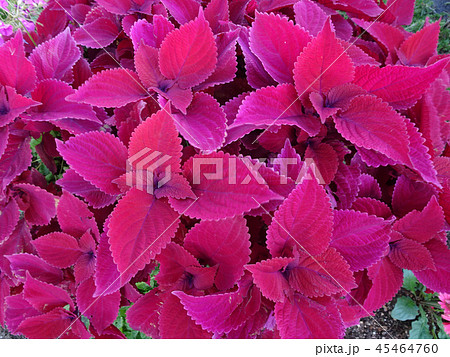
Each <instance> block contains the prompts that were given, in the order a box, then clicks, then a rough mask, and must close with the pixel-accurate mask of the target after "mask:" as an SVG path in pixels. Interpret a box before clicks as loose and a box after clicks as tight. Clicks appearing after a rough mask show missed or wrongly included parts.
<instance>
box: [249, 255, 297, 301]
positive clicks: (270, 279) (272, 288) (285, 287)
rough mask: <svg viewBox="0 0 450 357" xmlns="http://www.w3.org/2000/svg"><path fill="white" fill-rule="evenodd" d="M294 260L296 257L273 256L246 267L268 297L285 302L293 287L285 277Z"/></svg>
mask: <svg viewBox="0 0 450 357" xmlns="http://www.w3.org/2000/svg"><path fill="white" fill-rule="evenodd" d="M293 261H294V258H272V259H270V260H264V261H261V262H258V263H256V264H252V265H246V266H245V268H246V269H247V270H249V271H250V272H251V273H252V275H253V281H254V282H255V284H256V285H257V286H258V287H259V289H260V290H261V293H262V294H263V295H264V296H265V297H266V298H268V299H270V300H272V301H275V302H283V301H284V300H285V298H286V295H289V291H290V289H291V288H290V286H289V283H288V280H287V278H286V277H285V275H287V274H288V273H287V271H286V267H287V266H288V264H289V263H291V262H293ZM285 273H286V274H285Z"/></svg>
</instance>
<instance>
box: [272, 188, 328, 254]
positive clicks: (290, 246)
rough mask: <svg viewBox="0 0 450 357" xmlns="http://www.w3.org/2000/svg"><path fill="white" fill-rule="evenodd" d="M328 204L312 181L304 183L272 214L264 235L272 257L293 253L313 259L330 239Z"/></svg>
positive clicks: (323, 192)
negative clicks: (303, 253) (297, 251)
mask: <svg viewBox="0 0 450 357" xmlns="http://www.w3.org/2000/svg"><path fill="white" fill-rule="evenodd" d="M332 225H333V213H332V210H331V204H330V200H329V198H328V196H327V194H326V192H325V190H324V189H323V187H322V186H320V185H319V184H318V182H317V181H316V180H315V179H305V180H303V182H302V183H301V184H299V185H297V187H296V188H295V190H294V191H292V193H291V194H290V195H289V197H288V198H287V199H286V200H285V201H284V202H283V204H282V205H281V206H280V207H279V208H278V211H276V212H275V215H274V218H273V220H272V223H271V224H270V226H269V229H268V231H267V247H268V248H269V250H270V253H271V254H272V256H274V257H279V256H292V252H293V250H294V249H298V250H300V251H305V252H307V253H308V254H312V255H316V254H320V253H322V252H324V251H325V250H326V249H327V247H328V244H329V242H330V238H331V229H332Z"/></svg>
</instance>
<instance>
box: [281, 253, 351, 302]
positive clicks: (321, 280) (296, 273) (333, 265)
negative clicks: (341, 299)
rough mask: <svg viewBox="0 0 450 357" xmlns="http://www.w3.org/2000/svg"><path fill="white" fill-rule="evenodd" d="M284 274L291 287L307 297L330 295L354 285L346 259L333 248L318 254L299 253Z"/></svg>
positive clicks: (349, 288)
mask: <svg viewBox="0 0 450 357" xmlns="http://www.w3.org/2000/svg"><path fill="white" fill-rule="evenodd" d="M286 275H287V276H288V279H289V284H290V285H291V287H292V288H293V289H295V290H296V291H298V292H299V293H301V294H303V295H305V296H307V297H320V296H324V295H327V296H330V295H332V294H335V293H338V292H348V291H349V290H351V289H352V288H354V287H356V284H355V280H354V278H353V273H352V272H351V270H350V266H349V265H348V263H347V262H346V260H345V259H344V258H343V257H342V256H341V255H340V254H339V253H338V252H337V251H336V249H334V248H329V249H327V250H326V251H325V252H324V253H322V254H320V255H315V256H310V255H308V254H305V253H302V254H300V257H299V260H298V262H297V261H296V262H294V263H291V264H289V265H288V267H287V269H286Z"/></svg>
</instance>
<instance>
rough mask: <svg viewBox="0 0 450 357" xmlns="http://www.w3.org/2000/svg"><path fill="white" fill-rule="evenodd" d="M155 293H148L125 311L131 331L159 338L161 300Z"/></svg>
mask: <svg viewBox="0 0 450 357" xmlns="http://www.w3.org/2000/svg"><path fill="white" fill-rule="evenodd" d="M155 292H156V290H153V291H150V292H148V293H147V294H145V295H144V296H142V297H141V298H140V299H139V300H138V301H137V302H136V303H135V304H134V305H133V306H131V307H130V308H129V309H128V310H127V322H128V324H129V325H130V327H131V328H132V329H135V330H139V331H142V332H143V333H145V334H146V335H147V336H150V337H152V338H159V329H158V318H159V312H160V311H161V306H162V304H163V300H162V298H161V296H159V295H157V294H156V293H155Z"/></svg>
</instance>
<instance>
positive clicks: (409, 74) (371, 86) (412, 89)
mask: <svg viewBox="0 0 450 357" xmlns="http://www.w3.org/2000/svg"><path fill="white" fill-rule="evenodd" d="M445 65H446V62H445V61H439V62H437V63H435V64H433V65H432V66H429V67H426V68H418V67H406V66H387V67H384V68H378V67H375V66H358V67H356V72H355V79H354V81H353V83H355V84H357V85H359V86H360V87H362V88H364V89H365V90H367V91H368V92H369V93H371V94H375V95H376V96H378V97H380V98H381V99H383V100H384V101H386V102H388V103H389V104H390V105H392V106H393V107H394V109H406V108H409V107H411V106H413V105H414V104H415V103H416V102H417V100H418V99H419V98H420V97H421V96H422V95H423V94H424V93H425V91H426V90H427V89H428V88H429V86H430V85H431V83H432V82H433V81H434V80H435V79H436V78H437V77H438V76H439V74H440V73H441V72H442V69H443V68H444V67H445Z"/></svg>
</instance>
